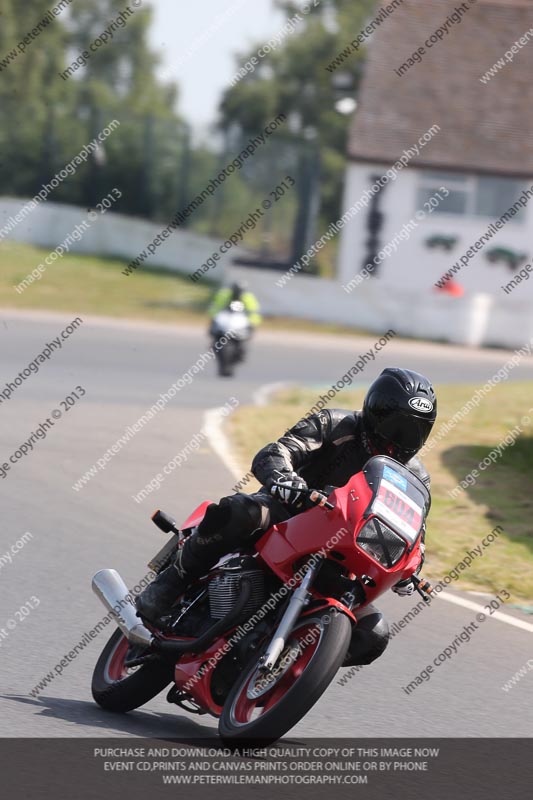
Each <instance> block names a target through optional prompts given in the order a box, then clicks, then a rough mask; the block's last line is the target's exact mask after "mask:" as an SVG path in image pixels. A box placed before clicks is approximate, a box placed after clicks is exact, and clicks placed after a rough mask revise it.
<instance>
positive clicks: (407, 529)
mask: <svg viewBox="0 0 533 800" xmlns="http://www.w3.org/2000/svg"><path fill="white" fill-rule="evenodd" d="M371 510H372V512H373V513H374V514H377V515H378V516H380V517H381V518H382V519H383V520H384V521H385V522H388V523H390V524H391V525H393V526H394V527H395V528H397V530H398V531H401V532H402V533H403V534H405V535H406V536H407V537H408V538H409V540H410V541H411V542H414V541H415V539H416V537H417V536H418V534H419V532H420V526H421V524H422V508H421V507H420V506H419V505H418V504H417V503H415V502H414V501H413V500H411V498H410V497H408V496H407V495H406V494H405V492H402V490H401V489H400V488H399V487H398V486H395V484H394V483H391V482H390V481H388V480H386V479H385V478H382V479H381V482H380V485H379V491H378V493H377V495H376V497H375V499H374V502H373V503H372V509H371Z"/></svg>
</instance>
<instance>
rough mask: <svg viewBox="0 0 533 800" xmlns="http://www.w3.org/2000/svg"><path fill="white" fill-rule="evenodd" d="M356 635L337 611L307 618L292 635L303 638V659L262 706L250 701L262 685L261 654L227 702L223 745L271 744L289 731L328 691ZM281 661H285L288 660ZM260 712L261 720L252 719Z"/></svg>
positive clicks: (221, 731)
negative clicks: (260, 675)
mask: <svg viewBox="0 0 533 800" xmlns="http://www.w3.org/2000/svg"><path fill="white" fill-rule="evenodd" d="M312 631H317V633H316V636H317V637H318V641H316V642H313V643H310V644H305V639H306V638H308V637H310V638H312V636H314V635H315V634H313V633H312ZM351 634H352V623H351V621H350V619H349V618H348V617H347V616H346V615H345V614H342V613H340V612H338V611H336V610H334V609H331V608H330V609H323V610H322V611H318V612H317V613H316V614H313V615H312V616H310V617H304V618H303V619H302V620H300V622H299V623H298V624H297V625H296V627H295V629H294V630H293V632H292V633H291V637H290V641H291V642H293V643H295V644H296V643H297V642H298V640H299V639H301V640H302V642H301V646H300V649H298V648H297V647H296V648H295V649H294V651H293V652H295V653H298V655H297V656H294V657H293V660H292V662H291V663H290V666H289V667H288V668H287V669H286V670H285V671H283V670H282V671H281V672H280V677H278V678H276V679H275V680H274V683H273V684H272V688H270V689H267V690H266V691H263V693H262V695H261V696H260V698H259V699H260V702H259V703H257V702H256V700H257V698H250V697H249V693H250V691H252V689H254V688H256V686H257V685H260V679H259V678H258V677H257V676H256V674H255V673H256V672H257V663H258V656H257V654H256V655H255V656H254V658H253V660H252V661H251V662H250V663H249V664H248V665H247V666H246V668H245V669H244V670H243V672H242V674H241V675H240V676H239V678H238V680H237V682H236V683H235V685H234V686H233V688H232V690H231V692H230V694H229V695H228V698H227V700H226V702H225V704H224V709H223V711H222V715H221V717H220V721H219V725H218V731H219V734H220V736H221V738H222V739H223V741H224V742H225V743H227V744H233V745H236V744H242V743H244V742H253V743H254V744H261V745H266V744H270V743H272V742H275V741H276V740H277V739H279V738H280V737H281V736H283V734H285V733H287V731H289V730H290V729H291V728H292V727H294V725H296V723H297V722H299V721H300V720H301V719H302V718H303V717H304V716H305V715H306V714H307V712H308V711H309V709H310V708H311V707H312V706H314V704H315V703H316V702H317V700H318V699H319V698H320V697H321V696H322V694H323V693H324V692H325V691H326V689H327V687H328V686H329V684H330V683H331V681H332V680H333V678H334V676H335V673H336V672H337V670H338V669H339V667H340V666H341V665H342V662H343V661H344V659H345V657H346V653H347V650H348V646H349V644H350V639H351ZM288 644H289V643H288ZM310 648H312V652H309V649H310ZM280 660H281V662H282V661H283V658H281V659H280ZM289 660H290V659H289ZM269 705H270V707H268V706H269ZM265 707H266V710H265ZM257 711H259V716H257V717H256V718H255V719H252V716H253V714H254V712H257Z"/></svg>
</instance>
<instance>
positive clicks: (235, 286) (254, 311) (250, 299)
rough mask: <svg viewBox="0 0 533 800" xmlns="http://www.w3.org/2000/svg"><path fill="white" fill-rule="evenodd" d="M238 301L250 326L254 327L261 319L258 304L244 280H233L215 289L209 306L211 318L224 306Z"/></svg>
mask: <svg viewBox="0 0 533 800" xmlns="http://www.w3.org/2000/svg"><path fill="white" fill-rule="evenodd" d="M236 300H237V301H240V302H241V303H242V304H243V306H244V310H245V312H246V314H247V316H248V320H249V322H250V325H251V326H252V328H256V327H257V326H258V325H259V324H260V323H261V321H262V317H261V314H260V306H259V301H258V299H257V297H256V296H255V295H254V294H252V292H250V291H248V289H247V284H246V283H245V282H244V281H234V282H233V283H232V284H231V286H225V287H222V288H221V289H219V290H218V291H217V293H216V294H215V296H214V297H213V299H212V301H211V305H210V306H209V310H208V313H209V316H210V317H211V319H213V317H214V316H215V315H216V314H218V312H219V311H222V310H223V309H225V308H229V307H230V304H231V303H233V302H234V301H236Z"/></svg>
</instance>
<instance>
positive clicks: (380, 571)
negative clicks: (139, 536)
mask: <svg viewBox="0 0 533 800" xmlns="http://www.w3.org/2000/svg"><path fill="white" fill-rule="evenodd" d="M208 505H209V503H208V502H207V501H206V502H204V503H202V505H200V506H199V507H198V508H197V509H196V510H195V511H193V513H192V514H191V516H190V517H189V518H188V519H187V520H186V521H185V522H184V524H183V526H182V528H181V529H178V528H177V527H176V524H175V522H174V520H173V519H171V518H170V517H168V516H167V515H166V514H164V513H162V512H160V511H158V512H156V514H155V515H154V517H153V518H152V519H153V520H154V522H155V523H156V525H157V526H158V527H159V528H161V530H163V531H165V532H166V533H172V534H173V536H172V539H171V540H170V541H169V542H168V543H167V544H166V545H165V547H163V549H162V550H161V551H160V552H159V553H158V554H157V555H156V556H155V557H154V559H153V560H152V562H151V564H150V566H151V567H152V568H153V569H155V570H156V571H158V572H159V571H160V570H161V569H163V568H164V567H166V566H167V565H168V564H169V563H170V561H171V559H172V557H173V556H174V555H175V551H176V548H178V547H181V546H182V543H183V537H184V536H187V535H189V534H190V533H191V530H192V529H193V528H194V527H195V526H197V525H198V524H199V523H200V521H201V520H202V518H203V516H204V514H205V511H206V508H207V506H208ZM308 505H309V506H310V507H309V508H308V510H306V511H304V512H303V513H301V514H298V515H297V516H295V517H292V518H290V519H289V520H287V521H286V522H281V523H279V524H278V525H274V526H273V527H272V528H270V530H268V531H266V533H264V534H262V535H261V536H260V538H259V539H257V537H256V540H255V543H254V541H253V540H251V541H250V544H249V546H248V548H246V549H243V550H241V551H240V552H238V553H232V554H229V555H227V556H225V557H224V558H223V559H221V560H220V562H219V563H218V564H216V565H215V566H214V567H213V568H212V569H210V570H208V572H207V573H206V575H204V576H203V577H202V578H200V579H199V580H197V581H195V582H194V583H193V584H192V585H191V586H190V587H189V588H188V589H187V590H186V591H185V593H184V594H183V595H181V596H180V597H176V602H175V603H174V605H173V607H172V608H169V610H168V614H167V616H165V617H163V618H162V619H161V620H160V621H159V622H158V624H157V625H152V624H151V623H149V622H147V621H146V620H144V621H141V619H139V617H138V616H137V615H136V610H135V607H134V606H133V604H132V603H131V600H130V596H129V595H128V589H127V587H126V585H125V583H124V581H123V580H122V578H121V577H120V575H119V574H118V573H117V572H116V571H115V570H110V569H104V570H101V571H100V572H98V573H97V574H96V575H95V576H94V578H93V589H94V591H95V592H96V594H97V595H98V597H99V598H100V599H101V600H102V602H103V603H104V605H105V607H106V608H107V609H108V610H109V611H111V612H112V613H113V616H114V617H115V620H116V622H117V624H118V626H119V630H117V631H115V633H114V634H113V635H112V637H111V639H110V641H109V642H108V644H107V645H106V646H105V648H104V651H103V652H102V655H101V656H100V658H99V660H98V663H97V665H96V667H95V670H94V676H93V683H92V693H93V697H94V699H95V700H96V702H97V703H98V704H99V705H100V706H102V707H103V708H106V709H108V710H110V711H119V712H125V711H131V710H132V709H134V708H138V707H139V706H141V705H143V703H146V702H148V700H150V699H151V698H152V697H155V696H156V695H157V694H159V692H161V691H162V690H163V689H164V688H165V687H166V686H168V685H169V684H171V686H170V690H169V692H168V695H167V700H168V701H169V702H170V703H174V704H176V705H177V706H179V707H180V708H182V709H184V710H186V711H189V712H193V713H197V714H212V715H213V716H214V717H218V718H219V733H220V735H221V737H222V739H223V740H224V741H226V742H229V743H231V742H241V741H248V740H253V741H256V742H257V741H260V742H272V741H275V740H276V739H278V738H279V737H280V736H282V735H283V734H284V733H286V732H287V731H288V730H289V729H290V728H292V727H293V725H295V724H296V723H297V722H298V721H299V720H301V719H302V717H304V716H305V714H306V713H307V712H308V711H309V709H310V708H311V706H313V705H314V704H315V703H316V701H317V700H318V699H319V698H320V697H321V695H322V694H323V693H324V692H325V691H326V689H327V687H328V685H329V683H330V682H331V681H332V680H333V678H334V676H335V673H336V672H337V670H338V669H339V667H341V665H342V664H343V662H344V660H345V657H346V654H347V652H348V649H349V646H350V642H351V636H352V630H353V628H354V627H355V626H356V625H357V616H358V614H359V611H360V610H362V609H364V607H365V606H367V605H368V604H369V603H373V602H374V601H375V600H376V598H377V597H379V596H380V595H382V594H383V593H384V592H386V591H387V590H388V589H390V588H391V587H392V586H394V584H396V583H397V582H398V581H399V580H404V579H406V578H410V577H412V579H413V581H414V583H415V585H416V588H417V590H418V591H419V592H420V594H421V595H422V596H423V597H424V599H426V600H429V598H428V596H427V594H428V593H429V592H430V591H431V587H430V586H429V584H428V583H427V582H426V581H422V580H421V579H419V578H418V577H416V575H414V573H415V570H416V569H417V567H418V565H419V563H420V558H421V551H420V545H421V541H422V532H423V529H424V520H425V517H426V514H427V512H428V509H429V493H428V490H427V489H426V487H425V486H424V484H423V483H422V482H421V481H420V480H419V478H418V477H417V476H416V475H414V474H413V473H412V472H410V470H408V469H407V468H406V467H404V466H402V465H401V464H399V463H397V462H396V461H393V460H392V459H390V458H387V457H385V456H375V457H374V458H371V459H370V460H369V461H368V462H367V463H366V465H365V467H364V468H363V470H361V472H359V473H358V474H357V475H354V476H353V477H352V478H350V480H349V481H348V483H347V484H346V486H343V487H341V488H339V489H334V490H333V491H332V492H331V493H330V494H329V497H326V495H325V494H323V493H322V492H320V491H317V490H311V489H310V490H308Z"/></svg>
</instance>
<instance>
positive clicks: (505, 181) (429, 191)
mask: <svg viewBox="0 0 533 800" xmlns="http://www.w3.org/2000/svg"><path fill="white" fill-rule="evenodd" d="M440 186H446V188H447V189H448V190H449V192H450V194H449V195H448V197H446V198H444V199H443V200H442V201H441V202H440V204H439V205H438V207H437V208H435V211H434V213H435V214H460V215H461V216H466V215H470V216H477V217H487V218H489V219H498V218H499V217H501V216H502V214H505V212H506V211H508V210H509V209H510V208H511V206H512V205H514V203H516V201H517V200H518V198H519V197H520V195H521V194H522V192H523V191H524V189H525V188H526V185H525V184H524V183H523V182H522V181H520V180H516V179H515V178H496V177H491V176H479V175H478V176H475V175H461V174H458V173H454V172H424V173H422V174H421V175H420V181H419V186H418V192H417V209H419V208H423V207H424V203H426V202H427V201H428V200H429V199H430V197H433V195H434V194H435V193H436V192H438V191H439V187H440ZM525 219H526V214H525V209H522V208H521V209H520V211H519V212H518V214H516V215H515V217H514V218H513V222H524V220H525Z"/></svg>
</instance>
